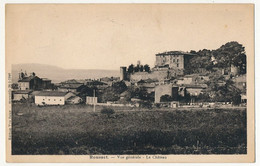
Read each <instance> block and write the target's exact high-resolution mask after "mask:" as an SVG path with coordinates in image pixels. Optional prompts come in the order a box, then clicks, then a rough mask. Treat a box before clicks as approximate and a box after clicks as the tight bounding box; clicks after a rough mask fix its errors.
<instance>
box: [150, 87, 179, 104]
mask: <svg viewBox="0 0 260 166" xmlns="http://www.w3.org/2000/svg"><path fill="white" fill-rule="evenodd" d="M178 90H179V88H178V87H177V86H174V85H172V84H164V85H158V86H156V87H155V97H154V103H160V102H161V97H162V96H164V95H169V96H171V97H172V98H173V99H174V100H175V101H176V100H177V98H178Z"/></svg>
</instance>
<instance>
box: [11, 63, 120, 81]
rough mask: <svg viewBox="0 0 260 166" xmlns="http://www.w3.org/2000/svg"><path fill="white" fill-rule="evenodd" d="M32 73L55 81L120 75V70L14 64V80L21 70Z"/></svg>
mask: <svg viewBox="0 0 260 166" xmlns="http://www.w3.org/2000/svg"><path fill="white" fill-rule="evenodd" d="M21 70H22V71H23V72H25V71H26V72H27V74H30V73H32V72H34V73H35V74H36V75H37V76H39V77H41V78H48V79H50V80H52V82H54V83H58V82H61V81H65V80H69V79H76V80H77V79H89V78H90V79H97V78H101V77H112V76H113V77H119V70H105V69H64V68H61V67H57V66H53V65H47V64H39V63H22V64H12V82H17V81H18V77H19V72H20V71H21Z"/></svg>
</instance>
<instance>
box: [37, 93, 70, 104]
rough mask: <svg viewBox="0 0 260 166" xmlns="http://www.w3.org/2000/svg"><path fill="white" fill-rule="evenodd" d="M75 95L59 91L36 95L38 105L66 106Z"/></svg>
mask: <svg viewBox="0 0 260 166" xmlns="http://www.w3.org/2000/svg"><path fill="white" fill-rule="evenodd" d="M73 95H74V94H73V93H70V92H69V93H68V92H59V91H41V92H39V93H38V94H36V95H35V104H36V105H64V104H65V101H66V100H67V99H68V98H69V97H71V96H73Z"/></svg>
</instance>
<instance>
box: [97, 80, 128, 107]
mask: <svg viewBox="0 0 260 166" xmlns="http://www.w3.org/2000/svg"><path fill="white" fill-rule="evenodd" d="M126 89H127V86H126V84H125V83H124V82H123V81H119V82H115V83H113V84H112V86H110V87H108V88H106V89H105V90H104V91H103V92H102V93H100V94H99V98H100V101H101V102H107V101H118V100H119V98H120V94H121V93H122V92H124V91H125V90H126Z"/></svg>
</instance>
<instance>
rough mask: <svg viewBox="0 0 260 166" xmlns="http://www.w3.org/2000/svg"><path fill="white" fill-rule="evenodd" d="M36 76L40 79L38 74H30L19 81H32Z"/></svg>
mask: <svg viewBox="0 0 260 166" xmlns="http://www.w3.org/2000/svg"><path fill="white" fill-rule="evenodd" d="M34 78H37V79H40V78H39V77H37V76H29V77H24V78H23V79H21V80H19V81H18V82H30V81H31V80H32V79H34Z"/></svg>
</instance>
